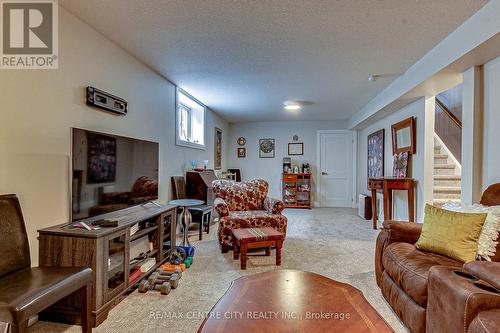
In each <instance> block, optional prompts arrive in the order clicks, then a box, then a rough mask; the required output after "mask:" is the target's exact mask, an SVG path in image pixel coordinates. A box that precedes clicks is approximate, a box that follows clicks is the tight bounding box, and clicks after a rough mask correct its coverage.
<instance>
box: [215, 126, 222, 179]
mask: <svg viewBox="0 0 500 333" xmlns="http://www.w3.org/2000/svg"><path fill="white" fill-rule="evenodd" d="M221 168H222V130H221V129H220V128H217V127H215V129H214V169H215V170H220V169H221Z"/></svg>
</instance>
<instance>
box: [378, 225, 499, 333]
mask: <svg viewBox="0 0 500 333" xmlns="http://www.w3.org/2000/svg"><path fill="white" fill-rule="evenodd" d="M421 229H422V224H419V223H408V222H397V221H385V222H384V224H383V229H382V230H381V232H380V234H379V236H378V238H377V243H376V252H375V274H376V279H377V284H378V286H379V287H380V288H381V290H382V294H383V295H384V297H385V299H386V300H387V302H389V304H390V305H391V306H392V308H393V309H394V311H395V312H396V314H397V315H398V316H399V318H400V319H401V320H402V321H403V323H404V324H405V325H406V326H407V327H408V328H409V329H410V331H411V332H413V333H422V332H427V333H444V332H466V333H479V332H484V333H486V332H500V293H499V292H498V290H500V244H499V246H497V253H496V256H495V257H494V258H493V261H492V262H486V261H476V262H471V263H468V264H465V265H464V264H463V263H461V262H458V261H455V260H453V259H450V258H447V257H444V256H441V255H438V254H433V253H429V252H423V251H419V250H417V249H416V248H415V245H414V244H415V243H416V241H417V240H418V238H419V236H420V232H421Z"/></svg>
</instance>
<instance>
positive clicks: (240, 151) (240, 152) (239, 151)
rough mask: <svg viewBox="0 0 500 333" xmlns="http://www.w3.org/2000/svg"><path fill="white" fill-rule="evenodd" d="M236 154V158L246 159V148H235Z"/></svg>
mask: <svg viewBox="0 0 500 333" xmlns="http://www.w3.org/2000/svg"><path fill="white" fill-rule="evenodd" d="M236 153H237V156H238V158H246V157H247V149H246V148H237V149H236Z"/></svg>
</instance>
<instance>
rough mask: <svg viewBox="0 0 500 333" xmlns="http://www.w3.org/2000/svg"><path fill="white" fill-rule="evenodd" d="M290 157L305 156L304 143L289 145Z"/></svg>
mask: <svg viewBox="0 0 500 333" xmlns="http://www.w3.org/2000/svg"><path fill="white" fill-rule="evenodd" d="M288 155H304V143H302V142H294V143H289V144H288Z"/></svg>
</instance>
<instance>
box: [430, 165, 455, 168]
mask: <svg viewBox="0 0 500 333" xmlns="http://www.w3.org/2000/svg"><path fill="white" fill-rule="evenodd" d="M434 169H455V165H454V164H435V165H434Z"/></svg>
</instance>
